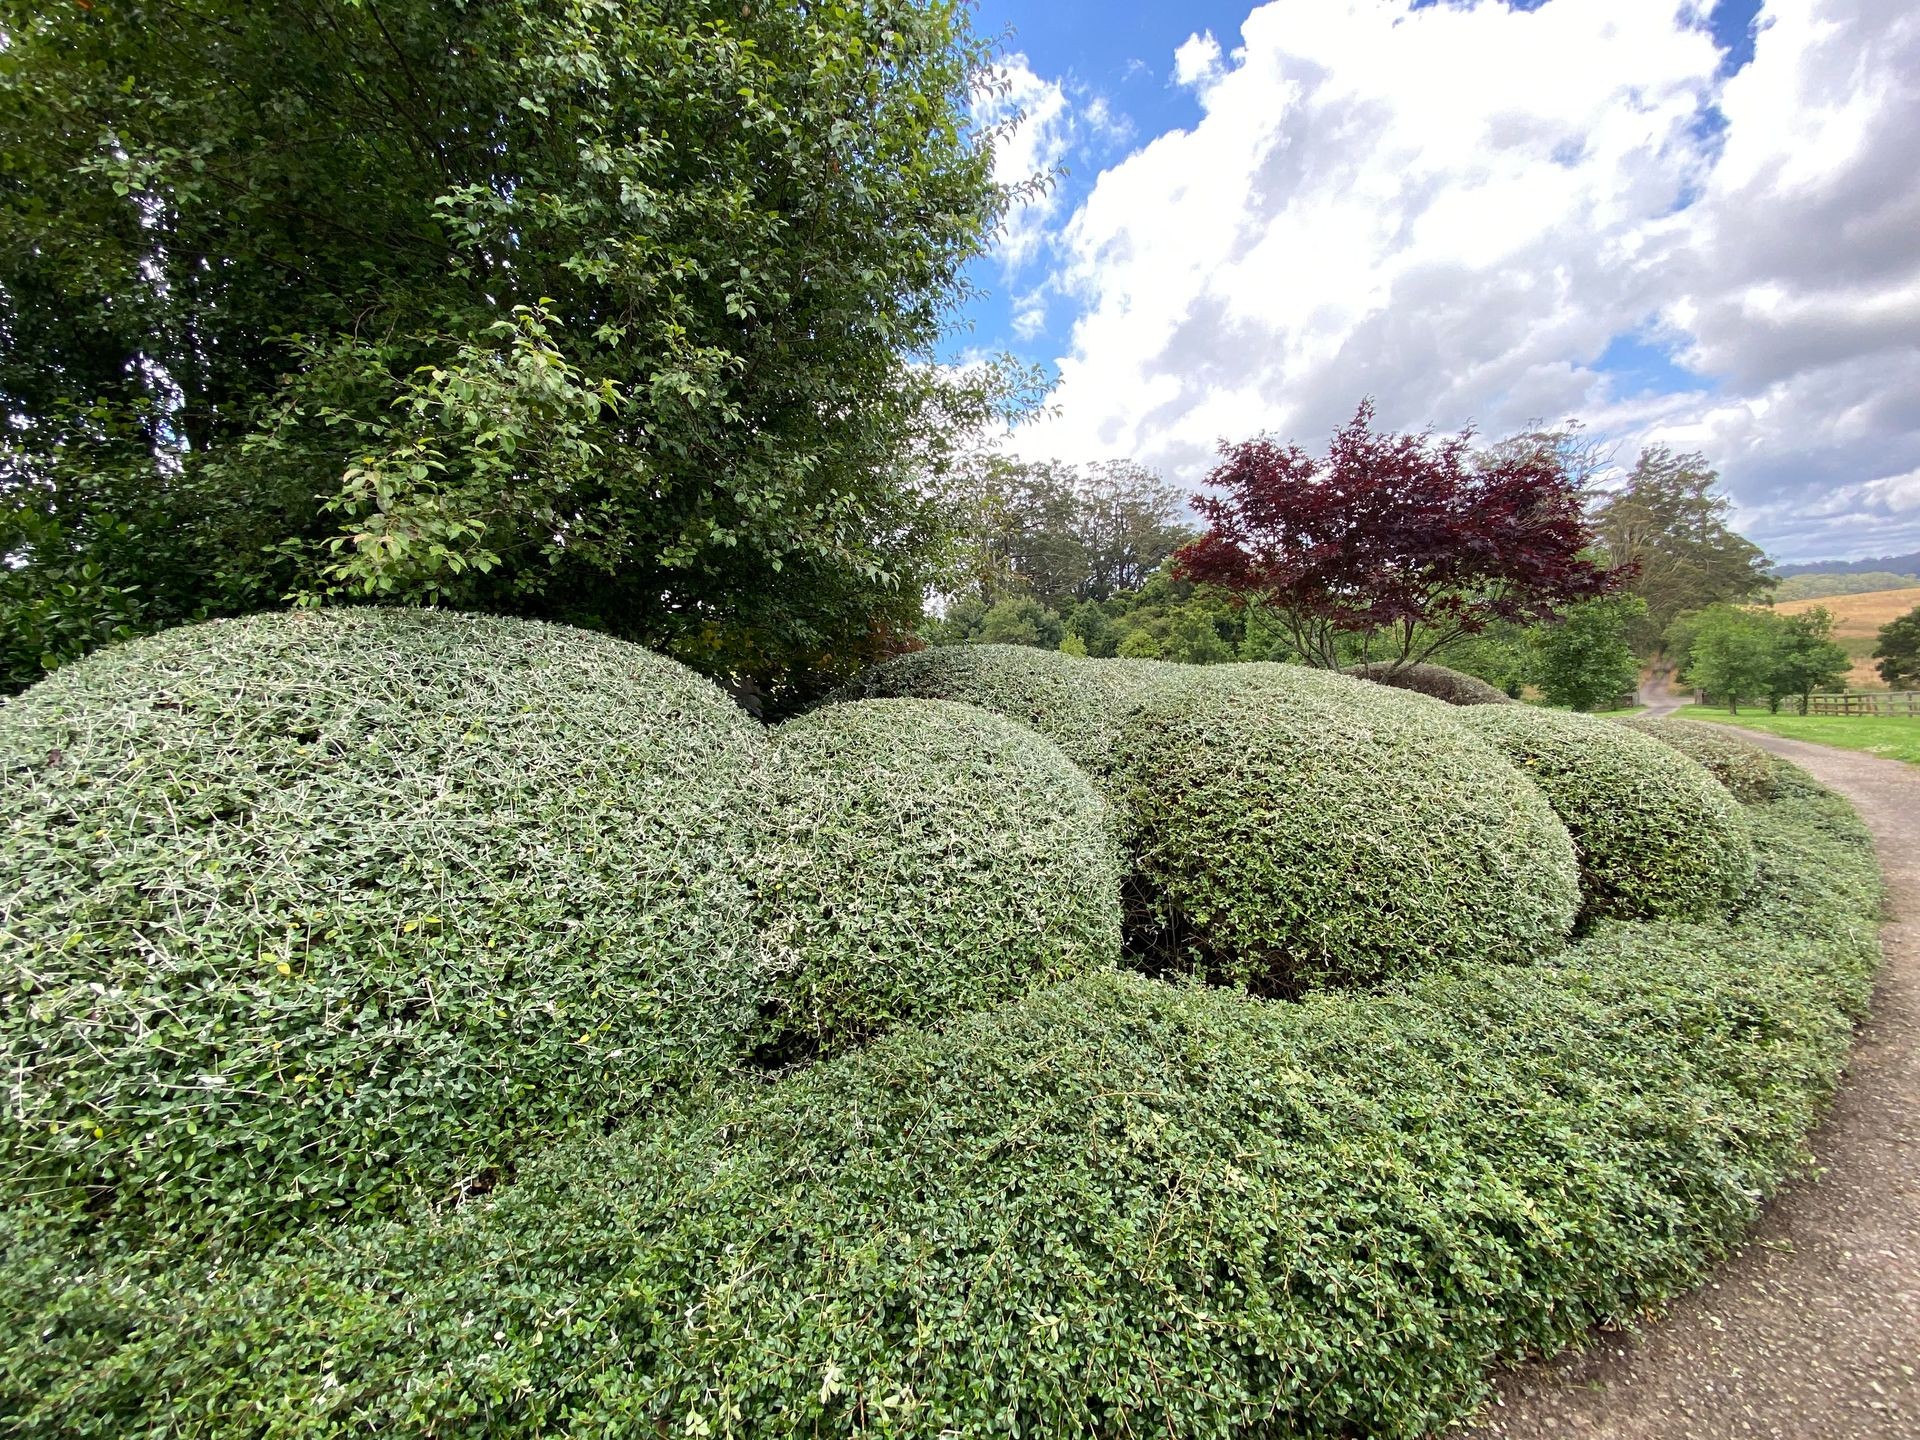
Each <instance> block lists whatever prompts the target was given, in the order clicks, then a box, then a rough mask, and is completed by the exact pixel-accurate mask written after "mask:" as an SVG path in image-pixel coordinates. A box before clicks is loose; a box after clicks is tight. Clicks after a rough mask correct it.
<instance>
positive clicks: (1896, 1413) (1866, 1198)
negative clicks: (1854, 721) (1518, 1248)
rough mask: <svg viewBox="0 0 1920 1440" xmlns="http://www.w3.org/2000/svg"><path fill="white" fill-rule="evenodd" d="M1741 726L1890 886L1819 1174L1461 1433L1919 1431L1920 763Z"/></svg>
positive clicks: (1522, 1379) (1703, 1439)
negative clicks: (1704, 1268)
mask: <svg viewBox="0 0 1920 1440" xmlns="http://www.w3.org/2000/svg"><path fill="white" fill-rule="evenodd" d="M1662 698H1663V699H1664V698H1665V697H1662ZM1916 723H1920V722H1916ZM1741 738H1742V739H1747V740H1752V741H1753V742H1754V743H1755V744H1758V745H1763V746H1765V747H1766V748H1767V749H1769V750H1771V751H1773V752H1774V753H1775V754H1778V755H1783V756H1785V757H1787V758H1788V759H1790V760H1793V761H1795V762H1797V763H1798V764H1800V765H1802V766H1804V767H1806V768H1807V769H1808V770H1810V771H1812V772H1813V773H1814V774H1815V775H1816V776H1818V777H1819V778H1820V779H1821V780H1822V781H1823V782H1825V783H1826V784H1828V785H1830V786H1832V787H1833V788H1834V789H1836V790H1838V791H1840V792H1841V793H1842V794H1844V795H1845V796H1847V798H1848V799H1850V800H1851V801H1852V802H1853V803H1854V805H1855V806H1856V807H1857V808H1858V810H1859V811H1860V814H1861V817H1862V818H1863V819H1864V820H1865V821H1866V822H1867V824H1868V825H1869V826H1870V827H1872V830H1873V833H1874V836H1875V839H1876V841H1877V842H1878V848H1879V852H1880V863H1881V867H1882V869H1884V870H1885V872H1886V876H1887V882H1888V887H1889V891H1890V913H1891V918H1890V920H1889V922H1888V924H1887V925H1886V927H1885V929H1884V930H1883V931H1882V938H1883V940H1884V942H1885V946H1886V967H1885V969H1884V971H1883V972H1882V974H1881V978H1880V984H1879V987H1878V989H1877V991H1876V992H1875V998H1874V1011H1873V1017H1872V1019H1871V1020H1870V1021H1869V1022H1868V1023H1867V1024H1866V1025H1865V1026H1864V1027H1863V1028H1862V1030H1861V1032H1860V1035H1859V1037H1858V1040H1857V1042H1856V1045H1855V1049H1854V1052H1853V1058H1852V1061H1851V1062H1850V1064H1849V1066H1848V1071H1847V1078H1846V1079H1845V1081H1844V1082H1843V1083H1842V1086H1841V1089H1840V1093H1839V1095H1838V1096H1837V1097H1836V1098H1835V1101H1834V1106H1833V1110H1832V1112H1831V1114H1830V1115H1829V1116H1828V1118H1827V1120H1826V1123H1825V1124H1823V1125H1822V1126H1821V1127H1820V1129H1819V1130H1818V1131H1816V1132H1815V1134H1814V1137H1813V1151H1814V1155H1815V1158H1816V1159H1817V1160H1818V1162H1819V1164H1820V1166H1821V1171H1820V1174H1819V1175H1818V1177H1817V1179H1815V1180H1811V1181H1803V1182H1801V1183H1798V1184H1796V1185H1793V1186H1791V1187H1790V1188H1789V1189H1787V1190H1786V1191H1785V1192H1784V1193H1782V1194H1781V1195H1780V1196H1778V1197H1777V1198H1776V1199H1775V1200H1774V1201H1773V1202H1772V1203H1771V1204H1770V1205H1768V1207H1767V1208H1766V1211H1765V1212H1764V1214H1763V1215H1762V1217H1761V1220H1760V1223H1759V1225H1758V1226H1757V1227H1756V1228H1755V1230H1754V1231H1753V1234H1752V1237H1751V1239H1750V1242H1749V1243H1748V1245H1747V1247H1746V1249H1744V1250H1743V1251H1741V1252H1740V1254H1738V1255H1737V1256H1735V1257H1734V1258H1733V1259H1732V1260H1730V1261H1729V1262H1728V1263H1727V1264H1726V1265H1724V1266H1723V1267H1722V1268H1721V1269H1720V1270H1719V1271H1718V1272H1717V1273H1716V1274H1715V1275H1714V1277H1713V1280H1712V1281H1711V1283H1709V1284H1708V1285H1707V1286H1706V1288H1704V1289H1702V1290H1700V1291H1697V1292H1695V1293H1694V1294H1692V1295H1689V1296H1686V1297H1684V1298H1682V1299H1681V1300H1680V1301H1678V1302H1677V1303H1675V1304H1674V1306H1673V1307H1672V1309H1671V1310H1669V1311H1668V1312H1667V1314H1666V1315H1665V1316H1664V1317H1662V1318H1661V1319H1660V1320H1658V1321H1657V1322H1655V1323H1653V1324H1651V1325H1649V1326H1648V1327H1647V1328H1645V1329H1644V1330H1642V1331H1641V1332H1640V1333H1638V1334H1635V1335H1629V1334H1624V1333H1620V1334H1603V1335H1600V1336H1597V1337H1596V1342H1597V1343H1596V1344H1595V1346H1594V1347H1593V1348H1592V1349H1590V1350H1588V1351H1587V1352H1585V1353H1584V1354H1580V1355H1573V1356H1567V1357H1563V1358H1561V1359H1558V1360H1554V1361H1550V1362H1544V1363H1539V1364H1534V1365H1528V1366H1523V1367H1521V1368H1519V1369H1517V1370H1515V1371H1512V1372H1510V1373H1508V1374H1506V1375H1504V1376H1503V1377H1502V1378H1501V1381H1500V1384H1499V1395H1498V1399H1497V1400H1496V1401H1495V1403H1494V1404H1493V1405H1492V1406H1491V1407H1489V1409H1488V1410H1486V1411H1484V1412H1483V1413H1482V1416H1481V1423H1480V1424H1479V1425H1477V1426H1475V1427H1473V1428H1471V1429H1467V1430H1456V1431H1452V1432H1450V1433H1449V1440H1493V1437H1503V1440H1504V1437H1512V1440H1535V1437H1543V1436H1551V1437H1555V1440H1590V1437H1609V1440H1723V1437H1724V1440H1733V1437H1741V1440H1746V1437H1759V1436H1765V1437H1778V1440H1917V1437H1920V1379H1917V1378H1916V1375H1915V1372H1916V1370H1920V768H1917V767H1914V766H1910V765H1903V764H1901V763H1900V762H1899V761H1897V760H1882V759H1879V758H1877V757H1874V756H1870V755H1858V754H1854V753H1851V752H1848V751H1843V750H1831V749H1828V748H1827V747H1825V746H1821V745H1806V744H1802V743H1800V742H1798V741H1793V740H1781V739H1777V738H1775V737H1774V736H1771V735H1763V734H1759V733H1743V734H1742V737H1741Z"/></svg>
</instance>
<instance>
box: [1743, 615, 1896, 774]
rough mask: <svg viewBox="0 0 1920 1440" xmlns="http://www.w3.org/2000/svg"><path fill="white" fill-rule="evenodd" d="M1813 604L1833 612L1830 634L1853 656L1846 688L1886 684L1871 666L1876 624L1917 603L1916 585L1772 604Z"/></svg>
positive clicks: (1877, 636)
mask: <svg viewBox="0 0 1920 1440" xmlns="http://www.w3.org/2000/svg"><path fill="white" fill-rule="evenodd" d="M1816 605H1823V606H1825V607H1826V610H1827V613H1828V614H1829V615H1831V616H1833V638H1834V639H1835V640H1836V641H1838V642H1839V643H1840V644H1841V645H1842V646H1844V647H1845V648H1846V652H1847V654H1848V655H1849V656H1850V657H1851V658H1852V660H1853V669H1852V670H1851V671H1849V672H1848V674H1847V688H1849V689H1852V690H1884V689H1885V688H1886V686H1885V685H1884V684H1883V683H1882V682H1881V679H1880V672H1879V671H1878V670H1876V669H1875V668H1874V661H1873V648H1874V646H1875V645H1877V644H1878V643H1879V639H1880V627H1881V626H1882V625H1885V624H1886V623H1887V622H1888V621H1889V620H1898V619H1899V618H1900V617H1901V616H1902V615H1904V614H1906V613H1907V612H1908V611H1909V610H1911V609H1913V608H1914V606H1916V605H1920V585H1911V586H1908V587H1907V588H1905V589H1903V590H1869V591H1867V592H1866V593H1864V594H1861V595H1828V596H1825V597H1823V598H1820V599H1816V600H1787V601H1783V602H1781V603H1780V604H1778V605H1775V606H1774V607H1773V608H1774V610H1775V612H1776V613H1778V614H1781V615H1799V614H1802V613H1804V612H1805V611H1808V610H1811V609H1812V608H1813V607H1814V606H1816ZM1796 738H1797V737H1796ZM1823 743H1825V742H1823ZM1849 748H1855V749H1857V748H1859V747H1857V746H1855V747H1849Z"/></svg>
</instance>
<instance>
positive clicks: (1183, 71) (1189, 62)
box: [1173, 30, 1222, 88]
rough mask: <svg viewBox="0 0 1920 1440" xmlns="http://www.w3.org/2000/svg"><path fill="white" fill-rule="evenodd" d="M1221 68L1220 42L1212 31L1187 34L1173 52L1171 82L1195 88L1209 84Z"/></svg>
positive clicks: (1217, 75)
mask: <svg viewBox="0 0 1920 1440" xmlns="http://www.w3.org/2000/svg"><path fill="white" fill-rule="evenodd" d="M1221 69H1222V64H1221V55H1220V42H1219V41H1218V40H1216V39H1214V38H1213V31H1211V30H1206V31H1202V32H1201V33H1199V34H1197V35H1189V36H1188V37H1187V38H1186V39H1185V40H1184V41H1182V42H1181V44H1180V48H1179V49H1177V50H1175V51H1174V52H1173V83H1174V84H1176V85H1191V86H1194V87H1196V88H1199V87H1204V86H1206V85H1209V84H1211V83H1212V82H1213V81H1215V80H1217V79H1218V78H1219V77H1220V72H1221Z"/></svg>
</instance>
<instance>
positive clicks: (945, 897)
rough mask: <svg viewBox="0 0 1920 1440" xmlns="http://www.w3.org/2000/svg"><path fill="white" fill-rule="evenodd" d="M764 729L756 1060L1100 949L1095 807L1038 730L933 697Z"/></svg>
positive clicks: (919, 1014) (1113, 929)
mask: <svg viewBox="0 0 1920 1440" xmlns="http://www.w3.org/2000/svg"><path fill="white" fill-rule="evenodd" d="M774 738H775V742H776V745H775V752H774V767H773V768H774V786H773V794H772V797H771V801H770V805H771V810H770V815H771V823H772V827H773V831H774V834H775V837H776V838H775V843H774V844H773V845H772V846H770V847H769V850H768V854H767V857H766V859H765V860H764V861H763V862H762V864H761V866H760V867H759V868H758V869H757V871H756V880H755V883H756V886H757V887H758V889H759V891H760V893H761V897H762V900H761V904H762V909H763V911H764V919H763V921H762V925H761V940H760V947H761V948H760V955H761V969H762V975H763V980H764V983H765V984H766V985H767V986H768V998H767V1002H766V1003H767V1005H768V1014H767V1017H766V1024H765V1030H764V1033H763V1037H762V1046H763V1053H765V1054H768V1055H771V1056H773V1057H776V1058H782V1059H786V1058H796V1057H799V1056H803V1055H805V1056H817V1055H823V1054H831V1053H834V1052H837V1051H841V1050H845V1049H848V1048H850V1047H852V1046H853V1045H856V1044H858V1043H860V1042H862V1041H865V1040H867V1039H869V1038H871V1037H872V1036H874V1035H877V1034H879V1033H880V1032H881V1031H883V1030H886V1029H888V1028H890V1027H891V1026H893V1025H894V1024H896V1023H900V1022H908V1021H911V1022H919V1023H926V1022H928V1021H934V1020H939V1019H942V1018H945V1017H947V1016H950V1015H953V1014H956V1013H959V1012H962V1011H967V1010H979V1009H984V1008H986V1007H987V1006H989V1005H992V1004H994V1003H996V1002H998V1001H1000V1000H1004V999H1007V998H1008V997H1010V996H1013V995H1017V994H1020V993H1021V992H1022V991H1024V990H1026V989H1028V988H1029V987H1030V986H1033V985H1037V984H1042V983H1046V982H1049V981H1055V980H1061V979H1065V978H1067V977H1069V976H1072V975H1077V974H1080V973H1082V972H1084V971H1087V970H1092V969H1098V968H1102V967H1105V966H1110V965H1113V964H1115V963H1117V962H1118V960H1119V958H1120V860H1119V852H1118V850H1117V848H1116V846H1115V843H1114V838H1113V833H1112V826H1111V824H1110V821H1109V817H1108V813H1107V807H1106V804H1105V802H1103V801H1102V800H1101V798H1100V797H1099V795H1098V794H1097V793H1096V792H1095V791H1094V788H1093V784H1092V782H1091V781H1090V780H1089V779H1088V778H1087V776H1086V773H1085V772H1084V771H1082V770H1081V769H1080V768H1079V767H1078V766H1076V765H1075V764H1074V763H1073V762H1072V761H1070V760H1069V759H1067V757H1066V756H1065V755H1064V754H1063V753H1062V752H1061V751H1060V749H1059V748H1058V747H1057V746H1055V745H1054V744H1053V743H1052V742H1050V741H1048V740H1045V739H1043V738H1041V737H1040V736H1038V735H1036V734H1034V733H1033V732H1032V731H1031V730H1028V729H1027V728H1025V727H1024V726H1021V725H1016V724H1015V723H1014V722H1013V721H1011V720H1007V719H1005V718H1003V717H1001V716H998V715H993V714H989V713H988V712H986V711H984V710H979V709H976V708H974V707H973V706H970V705H959V704H954V703H952V702H950V701H944V700H861V701H855V702H853V703H850V704H840V705H829V706H827V707H825V708H824V709H820V710H816V711H814V712H813V713H812V714H810V715H806V716H803V717H802V718H800V719H798V720H793V721H789V722H788V723H787V724H785V725H783V726H781V727H780V728H779V729H778V730H777V731H775V732H774Z"/></svg>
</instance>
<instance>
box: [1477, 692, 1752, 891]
mask: <svg viewBox="0 0 1920 1440" xmlns="http://www.w3.org/2000/svg"><path fill="white" fill-rule="evenodd" d="M1460 723H1462V724H1463V725H1467V726H1469V727H1471V728H1472V729H1473V730H1474V731H1476V732H1477V733H1479V734H1481V735H1483V736H1485V737H1486V738H1487V739H1488V740H1490V741H1492V742H1493V743H1494V744H1495V745H1498V746H1499V747H1500V748H1501V749H1502V750H1503V751H1505V752H1506V754H1507V756H1508V757H1509V758H1510V759H1511V760H1512V761H1513V763H1514V764H1515V765H1518V766H1519V767H1520V768H1521V769H1522V770H1524V771H1525V772H1526V773H1527V774H1528V775H1530V776H1532V777H1533V778H1534V779H1535V780H1536V781H1538V782H1539V785H1540V788H1541V789H1542V790H1544V791H1545V792H1546V795H1547V799H1548V800H1550V801H1551V802H1552V803H1553V808H1554V809H1555V810H1557V811H1559V813H1560V818H1561V819H1562V820H1564V821H1565V822H1566V825H1567V829H1568V830H1569V831H1571V832H1572V834H1573V842H1574V845H1575V847H1576V849H1577V850H1578V851H1579V855H1580V887H1581V891H1582V894H1583V895H1584V896H1585V899H1586V911H1587V913H1588V914H1590V915H1595V916H1600V915H1607V916H1616V917H1619V918H1622V919H1654V918H1660V917H1666V918H1672V919H1698V918H1705V917H1708V916H1711V915H1713V914H1715V913H1717V912H1720V911H1723V910H1725V909H1727V908H1728V907H1729V906H1730V905H1732V904H1733V902H1734V901H1735V900H1736V899H1737V898H1738V897H1739V896H1740V895H1741V893H1742V892H1744V891H1745V890H1746V889H1747V887H1748V886H1749V885H1751V884H1752V882H1753V873H1754V872H1753V867H1754V855H1753V841H1752V838H1751V836H1750V834H1749V827H1748V824H1747V818H1746V815H1745V813H1744V812H1743V811H1742V810H1741V808H1740V806H1739V805H1738V804H1737V803H1736V802H1735V801H1734V799H1733V797H1732V796H1731V795H1729V794H1728V793H1727V791H1726V789H1725V787H1723V786H1721V785H1720V784H1718V783H1716V782H1715V780H1714V779H1713V777H1712V776H1711V775H1709V774H1708V773H1707V772H1706V771H1705V770H1703V769H1702V768H1701V767H1700V766H1698V765H1696V764H1695V763H1694V762H1693V761H1691V760H1689V759H1687V758H1686V757H1685V756H1684V755H1681V754H1680V753H1679V752H1677V751H1675V750H1673V749H1672V748H1670V747H1668V746H1666V745H1663V744H1661V743H1660V742H1659V741H1658V740H1654V739H1652V738H1650V737H1649V736H1646V735H1639V734H1636V733H1634V732H1633V731H1632V730H1629V729H1627V728H1625V727H1624V726H1622V725H1618V724H1615V723H1613V722H1611V721H1606V720H1596V719H1595V718H1594V717H1593V716H1591V715H1579V714H1575V713H1573V712H1571V711H1565V710H1542V709H1539V708H1538V707H1536V706H1532V705H1503V706H1495V705H1482V706H1475V707H1473V708H1471V709H1467V710H1463V711H1461V712H1460Z"/></svg>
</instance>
